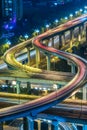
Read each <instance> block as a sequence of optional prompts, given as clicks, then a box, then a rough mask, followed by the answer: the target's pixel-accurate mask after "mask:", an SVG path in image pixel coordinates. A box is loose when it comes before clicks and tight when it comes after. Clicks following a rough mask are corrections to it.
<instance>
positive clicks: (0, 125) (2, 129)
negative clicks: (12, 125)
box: [0, 122, 4, 130]
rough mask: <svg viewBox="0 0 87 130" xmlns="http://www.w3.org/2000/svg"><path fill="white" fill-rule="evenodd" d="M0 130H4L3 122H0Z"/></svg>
mask: <svg viewBox="0 0 87 130" xmlns="http://www.w3.org/2000/svg"><path fill="white" fill-rule="evenodd" d="M0 130H4V128H3V122H0Z"/></svg>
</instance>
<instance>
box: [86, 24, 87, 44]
mask: <svg viewBox="0 0 87 130" xmlns="http://www.w3.org/2000/svg"><path fill="white" fill-rule="evenodd" d="M86 42H87V25H86Z"/></svg>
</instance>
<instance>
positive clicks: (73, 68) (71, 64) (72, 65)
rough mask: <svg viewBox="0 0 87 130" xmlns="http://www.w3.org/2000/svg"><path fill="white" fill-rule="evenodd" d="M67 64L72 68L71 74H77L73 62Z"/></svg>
mask: <svg viewBox="0 0 87 130" xmlns="http://www.w3.org/2000/svg"><path fill="white" fill-rule="evenodd" d="M67 64H68V65H70V66H71V73H73V74H75V73H76V72H75V65H74V64H73V63H72V62H71V61H69V60H68V61H67Z"/></svg>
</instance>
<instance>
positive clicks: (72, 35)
mask: <svg viewBox="0 0 87 130" xmlns="http://www.w3.org/2000/svg"><path fill="white" fill-rule="evenodd" d="M73 39H74V33H73V29H71V30H70V48H72V43H73Z"/></svg>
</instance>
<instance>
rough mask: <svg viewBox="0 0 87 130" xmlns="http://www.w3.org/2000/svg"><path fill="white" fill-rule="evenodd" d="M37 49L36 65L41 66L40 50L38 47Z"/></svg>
mask: <svg viewBox="0 0 87 130" xmlns="http://www.w3.org/2000/svg"><path fill="white" fill-rule="evenodd" d="M35 49H36V67H37V68H39V63H40V51H39V49H38V48H35Z"/></svg>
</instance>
